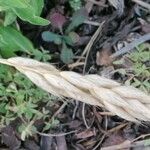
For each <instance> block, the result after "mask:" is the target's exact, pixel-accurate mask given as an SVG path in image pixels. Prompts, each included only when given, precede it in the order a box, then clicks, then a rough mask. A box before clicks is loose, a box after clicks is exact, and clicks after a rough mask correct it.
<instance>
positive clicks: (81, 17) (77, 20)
mask: <svg viewBox="0 0 150 150" xmlns="http://www.w3.org/2000/svg"><path fill="white" fill-rule="evenodd" d="M86 19H88V12H87V10H86V9H85V8H81V9H80V10H78V11H76V12H75V13H74V14H73V17H72V22H71V23H70V25H69V26H68V28H67V30H66V33H69V32H70V31H72V30H73V29H74V28H75V27H78V26H79V25H81V24H82V23H83V22H84V21H85V20H86Z"/></svg>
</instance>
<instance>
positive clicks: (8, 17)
mask: <svg viewBox="0 0 150 150" xmlns="http://www.w3.org/2000/svg"><path fill="white" fill-rule="evenodd" d="M16 18H17V16H16V14H15V13H14V12H12V11H7V12H6V13H5V20H4V26H8V25H10V24H12V23H13V22H14V21H15V20H16Z"/></svg>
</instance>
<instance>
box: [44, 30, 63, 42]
mask: <svg viewBox="0 0 150 150" xmlns="http://www.w3.org/2000/svg"><path fill="white" fill-rule="evenodd" d="M42 39H43V40H44V41H46V42H55V43H56V44H58V45H59V44H61V42H62V37H61V36H60V35H58V34H55V33H52V32H49V31H44V32H43V33H42Z"/></svg>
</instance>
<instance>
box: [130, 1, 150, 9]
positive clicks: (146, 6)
mask: <svg viewBox="0 0 150 150" xmlns="http://www.w3.org/2000/svg"><path fill="white" fill-rule="evenodd" d="M132 1H133V2H135V3H137V4H139V5H140V6H142V7H145V8H147V9H148V10H150V4H148V3H146V2H143V1H141V0H132Z"/></svg>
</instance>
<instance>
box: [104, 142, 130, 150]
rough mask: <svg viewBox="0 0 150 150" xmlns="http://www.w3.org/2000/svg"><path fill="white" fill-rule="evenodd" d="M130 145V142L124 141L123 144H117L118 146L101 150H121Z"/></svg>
mask: <svg viewBox="0 0 150 150" xmlns="http://www.w3.org/2000/svg"><path fill="white" fill-rule="evenodd" d="M130 144H131V142H130V141H129V140H126V141H125V142H123V143H121V144H118V145H113V146H108V147H102V148H101V150H121V149H124V148H128V147H130Z"/></svg>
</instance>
